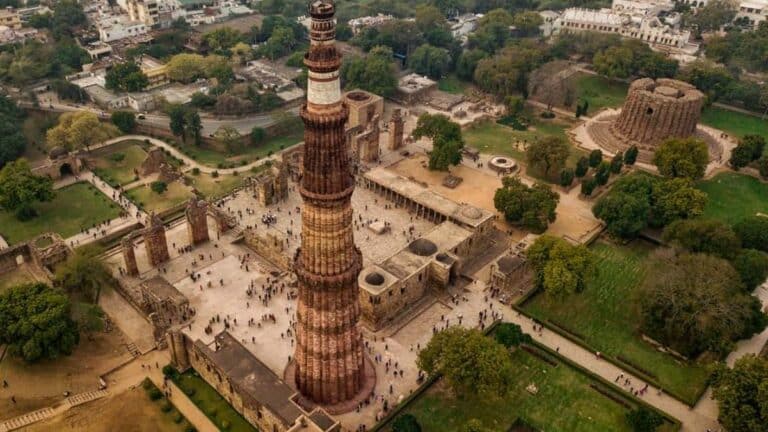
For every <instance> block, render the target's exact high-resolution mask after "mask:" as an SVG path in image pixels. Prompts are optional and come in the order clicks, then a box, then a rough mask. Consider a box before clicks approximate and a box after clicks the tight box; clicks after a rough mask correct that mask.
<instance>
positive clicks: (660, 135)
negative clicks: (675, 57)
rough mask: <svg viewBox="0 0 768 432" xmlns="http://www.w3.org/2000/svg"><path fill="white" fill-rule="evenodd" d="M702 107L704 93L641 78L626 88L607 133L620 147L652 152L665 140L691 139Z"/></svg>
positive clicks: (670, 82)
mask: <svg viewBox="0 0 768 432" xmlns="http://www.w3.org/2000/svg"><path fill="white" fill-rule="evenodd" d="M703 106H704V93H702V92H700V91H699V90H697V89H696V87H694V86H692V85H690V84H688V83H686V82H683V81H677V80H672V79H666V78H659V79H657V80H655V81H654V80H652V79H650V78H642V79H639V80H636V81H634V82H632V84H631V85H630V86H629V91H628V92H627V99H626V100H625V101H624V106H623V107H622V108H621V114H619V116H618V118H616V121H614V122H613V124H612V125H611V128H610V130H611V132H612V134H613V135H614V136H615V137H616V138H617V139H618V140H619V142H620V146H621V147H625V148H629V147H630V146H632V145H636V146H637V147H638V148H639V149H640V150H645V151H650V152H653V151H655V150H656V148H657V146H658V145H659V144H661V142H662V141H664V140H666V139H668V138H687V137H690V136H692V135H693V134H694V133H695V132H696V124H697V123H698V122H699V118H700V117H701V108H702V107H703Z"/></svg>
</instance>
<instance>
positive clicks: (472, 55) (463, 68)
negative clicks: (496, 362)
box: [456, 49, 488, 81]
mask: <svg viewBox="0 0 768 432" xmlns="http://www.w3.org/2000/svg"><path fill="white" fill-rule="evenodd" d="M486 57H488V53H486V52H485V51H483V50H480V49H470V50H465V51H464V52H462V53H461V55H460V56H459V59H458V60H457V61H456V75H457V76H458V77H459V78H461V79H463V80H464V81H471V80H472V78H473V77H474V76H475V68H477V63H478V62H479V61H480V60H482V59H484V58H486Z"/></svg>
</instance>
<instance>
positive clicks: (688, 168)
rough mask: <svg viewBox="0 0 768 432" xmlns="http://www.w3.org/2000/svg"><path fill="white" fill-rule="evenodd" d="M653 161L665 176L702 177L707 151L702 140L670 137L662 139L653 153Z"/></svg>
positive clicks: (706, 162)
mask: <svg viewBox="0 0 768 432" xmlns="http://www.w3.org/2000/svg"><path fill="white" fill-rule="evenodd" d="M653 163H654V164H655V165H656V167H657V168H658V169H659V173H661V175H663V176H666V177H686V178H689V179H692V180H698V179H700V178H702V177H704V170H705V169H706V168H707V164H708V163H709V152H708V150H707V145H706V144H705V143H704V141H701V140H699V139H696V138H671V139H668V140H666V141H664V142H663V143H662V144H661V146H659V148H658V149H657V150H656V153H654V155H653Z"/></svg>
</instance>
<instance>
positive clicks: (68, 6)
mask: <svg viewBox="0 0 768 432" xmlns="http://www.w3.org/2000/svg"><path fill="white" fill-rule="evenodd" d="M51 21H52V22H51V31H52V33H53V36H54V37H55V38H56V39H59V38H61V37H63V36H72V35H73V34H74V31H75V30H77V29H78V28H80V27H83V26H85V25H86V24H88V18H87V17H86V16H85V12H83V7H82V6H81V5H80V4H79V3H78V2H77V0H61V1H59V2H57V3H56V5H55V6H54V7H53V18H52V19H51Z"/></svg>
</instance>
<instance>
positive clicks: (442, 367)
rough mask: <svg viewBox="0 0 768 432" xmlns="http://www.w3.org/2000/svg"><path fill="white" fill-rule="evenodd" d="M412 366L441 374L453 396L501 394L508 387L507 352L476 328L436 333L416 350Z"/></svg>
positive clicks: (453, 329)
mask: <svg viewBox="0 0 768 432" xmlns="http://www.w3.org/2000/svg"><path fill="white" fill-rule="evenodd" d="M416 364H417V365H418V367H419V369H421V370H423V371H425V372H427V373H428V374H430V375H431V374H438V373H439V374H441V375H443V376H444V377H445V379H446V380H447V381H448V384H449V385H450V386H451V388H452V390H453V392H454V393H455V394H456V395H467V394H469V395H472V394H489V395H490V394H495V395H504V394H505V393H506V392H507V390H508V389H509V386H510V376H511V371H512V360H511V359H510V357H509V354H508V353H507V350H506V349H505V348H504V347H503V346H502V345H501V344H499V343H498V342H496V341H494V340H493V339H491V338H488V337H486V336H485V335H483V334H482V333H481V332H480V331H479V330H477V329H465V328H464V327H450V328H448V329H447V330H443V331H441V332H439V333H437V334H436V335H435V336H433V337H432V339H430V341H429V343H428V344H427V346H426V347H425V348H424V349H422V350H421V351H419V355H418V358H417V360H416ZM467 365H472V367H467Z"/></svg>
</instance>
